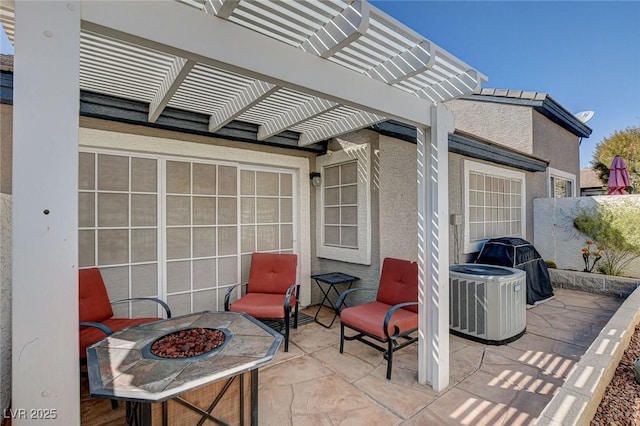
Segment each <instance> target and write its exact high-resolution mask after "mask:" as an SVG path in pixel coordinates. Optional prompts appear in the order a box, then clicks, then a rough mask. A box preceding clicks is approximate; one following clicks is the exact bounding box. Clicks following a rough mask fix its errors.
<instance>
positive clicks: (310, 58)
mask: <svg viewBox="0 0 640 426" xmlns="http://www.w3.org/2000/svg"><path fill="white" fill-rule="evenodd" d="M82 18H83V22H82V27H83V28H84V29H85V30H87V31H91V32H95V33H98V34H103V35H105V36H108V37H112V38H115V39H118V40H122V41H126V42H129V43H133V44H136V45H139V46H142V47H146V48H150V49H155V50H159V51H162V52H166V53H169V54H172V55H174V56H180V57H183V58H186V59H191V60H195V61H196V62H198V63H202V64H205V65H209V66H212V67H216V68H220V69H223V70H227V71H231V72H235V73H239V74H242V75H244V76H247V77H252V78H255V79H258V80H262V81H265V82H268V83H271V84H275V85H278V86H282V87H287V88H290V89H292V90H296V91H299V92H302V93H306V94H308V95H312V96H318V97H321V98H323V99H326V100H330V101H333V102H337V103H340V104H343V105H346V106H349V107H352V108H355V109H359V110H366V111H370V112H372V113H375V114H378V115H381V116H384V117H386V118H389V119H395V120H399V121H403V122H406V123H408V124H412V125H416V126H417V125H426V126H429V117H428V116H425V114H423V113H422V111H425V110H427V109H428V108H429V107H430V106H431V105H432V102H430V101H428V100H426V99H421V98H419V97H417V96H415V95H413V94H411V93H407V92H405V91H403V90H401V89H399V88H396V87H393V86H390V85H388V84H385V83H383V82H381V81H377V80H374V79H372V78H370V77H368V76H367V75H363V74H360V73H358V72H355V71H353V70H350V69H347V68H345V67H343V66H341V65H339V64H336V63H333V62H331V61H327V60H325V59H322V58H319V57H317V56H315V55H309V54H308V53H306V52H304V51H302V50H300V49H293V48H291V46H288V45H285V44H283V43H282V42H280V41H278V40H275V39H272V38H269V37H265V36H263V35H261V34H259V33H256V32H254V31H252V30H250V29H248V28H244V27H242V26H240V25H237V24H235V23H233V22H229V21H225V20H223V19H216V18H215V17H213V16H211V15H208V14H206V13H202V12H198V11H197V10H195V9H192V8H188V7H184V6H183V5H181V4H180V3H177V2H170V1H160V2H154V4H153V14H152V15H150V14H149V7H148V5H147V4H146V3H145V2H126V3H122V2H86V3H83V5H82ZM176 22H189V25H176ZM238 52H243V54H239V53H238ZM291 64H295V66H292V65H291ZM300 70H305V72H300Z"/></svg>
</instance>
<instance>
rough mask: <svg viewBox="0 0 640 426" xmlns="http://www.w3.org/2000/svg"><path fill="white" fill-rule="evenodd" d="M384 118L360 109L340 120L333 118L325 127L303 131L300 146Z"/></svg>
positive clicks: (369, 124) (356, 128) (357, 128)
mask: <svg viewBox="0 0 640 426" xmlns="http://www.w3.org/2000/svg"><path fill="white" fill-rule="evenodd" d="M384 120H385V117H380V116H378V115H375V114H371V113H368V112H364V111H358V112H357V113H355V114H352V115H349V116H347V117H344V118H342V119H340V120H332V121H331V122H330V123H329V124H327V125H325V126H323V127H320V128H315V129H313V130H310V131H308V132H304V133H302V134H301V135H300V139H299V140H298V146H307V145H311V144H313V143H316V142H319V141H323V140H326V139H329V138H332V137H334V136H338V135H342V134H344V133H347V132H352V131H355V130H359V129H363V128H365V127H369V126H371V125H373V124H376V123H379V122H381V121H384Z"/></svg>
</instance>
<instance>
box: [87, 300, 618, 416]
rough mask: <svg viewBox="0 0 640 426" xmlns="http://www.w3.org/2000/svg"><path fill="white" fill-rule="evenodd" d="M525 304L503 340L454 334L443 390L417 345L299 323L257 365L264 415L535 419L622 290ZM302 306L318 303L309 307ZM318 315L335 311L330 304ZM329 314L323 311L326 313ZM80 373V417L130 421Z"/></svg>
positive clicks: (614, 305)
mask: <svg viewBox="0 0 640 426" xmlns="http://www.w3.org/2000/svg"><path fill="white" fill-rule="evenodd" d="M555 292H556V298H555V299H554V300H551V301H549V302H546V303H544V304H542V305H539V306H537V307H535V308H533V309H530V310H528V311H527V332H526V333H525V335H524V336H522V337H521V338H520V339H518V340H516V341H515V342H512V343H510V344H508V345H503V346H490V345H483V344H480V343H475V342H472V341H469V340H465V339H462V338H459V337H456V336H451V340H450V351H451V355H450V366H451V367H450V369H451V384H450V386H449V387H448V388H447V389H446V390H445V391H444V392H441V393H440V394H436V393H435V392H433V391H432V390H431V388H429V387H426V386H421V385H420V384H418V382H417V345H411V346H410V347H407V348H405V349H403V350H401V351H399V352H397V354H396V355H395V356H394V360H395V362H394V368H393V376H392V380H391V381H388V380H386V378H385V372H386V361H383V359H382V355H381V353H380V352H378V351H375V350H373V349H372V348H369V347H368V346H366V345H363V344H361V343H359V342H346V343H345V353H344V354H340V353H339V351H338V347H339V340H340V337H339V336H340V326H339V324H338V322H337V321H336V323H334V325H333V327H332V328H330V329H325V328H323V327H321V326H319V325H318V324H316V323H314V322H311V323H309V324H305V325H301V326H300V327H299V328H298V329H297V330H292V334H291V345H290V348H289V352H288V353H284V352H283V347H282V345H281V347H280V349H279V351H278V354H277V356H276V358H275V360H274V361H273V362H272V363H271V364H270V365H269V366H267V367H264V368H262V369H261V370H260V391H259V404H260V405H259V407H260V412H259V419H260V423H261V424H266V425H302V424H304V425H309V424H312V425H314V424H322V425H332V424H349V425H360V424H362V425H374V424H379V425H395V424H404V425H414V424H415V425H447V424H462V425H496V424H504V425H522V424H532V423H533V422H534V421H535V419H536V418H537V417H538V415H539V414H540V412H541V411H542V410H543V408H544V407H545V405H546V404H547V403H548V402H549V401H550V400H551V398H552V396H553V394H554V392H555V391H556V390H557V388H558V387H559V386H561V385H562V383H563V382H564V380H565V378H566V377H567V375H568V374H569V371H570V370H571V368H572V367H573V365H574V364H575V363H576V362H577V361H578V360H579V359H580V356H581V355H582V354H583V353H584V352H585V351H586V350H587V348H588V347H589V345H590V344H591V342H592V341H593V340H594V339H595V337H596V336H597V335H598V333H599V331H600V330H601V329H602V327H603V326H604V325H605V324H606V323H607V321H608V320H609V318H610V317H611V316H612V315H613V313H614V312H615V311H616V310H617V308H618V307H619V305H620V304H621V303H622V301H623V299H614V298H610V297H606V296H600V295H594V294H589V293H582V292H576V291H570V290H562V289H556V290H555ZM303 312H306V313H308V314H311V315H312V314H313V313H315V308H313V307H311V308H308V309H306V310H304V311H303ZM321 315H326V316H327V317H328V319H329V320H330V317H329V315H331V313H330V311H329V310H328V309H324V310H323V312H321ZM325 319H326V318H325ZM86 393H87V390H86V380H85V381H83V395H82V423H83V424H85V425H119V424H124V404H122V403H121V404H120V407H119V409H118V410H111V407H110V403H109V401H106V400H100V399H92V398H89V397H88V396H87V395H86Z"/></svg>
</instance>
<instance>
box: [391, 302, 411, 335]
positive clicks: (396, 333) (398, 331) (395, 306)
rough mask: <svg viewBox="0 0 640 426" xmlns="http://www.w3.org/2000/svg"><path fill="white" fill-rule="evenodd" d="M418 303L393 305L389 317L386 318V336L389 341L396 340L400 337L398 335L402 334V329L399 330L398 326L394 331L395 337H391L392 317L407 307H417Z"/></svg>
mask: <svg viewBox="0 0 640 426" xmlns="http://www.w3.org/2000/svg"><path fill="white" fill-rule="evenodd" d="M417 304H418V302H405V303H398V304H397V305H393V306H392V307H391V309H389V310H388V311H387V315H385V316H384V325H383V326H384V334H385V336H387V339H395V338H397V337H398V335H399V334H400V329H399V328H398V326H397V325H396V326H394V330H393V336H389V322H390V321H391V317H392V316H393V313H394V312H395V311H397V310H398V309H402V308H404V307H406V306H412V305H417Z"/></svg>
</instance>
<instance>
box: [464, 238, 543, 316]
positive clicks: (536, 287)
mask: <svg viewBox="0 0 640 426" xmlns="http://www.w3.org/2000/svg"><path fill="white" fill-rule="evenodd" d="M475 263H483V264H488V265H499V266H508V267H510V268H518V269H521V270H523V271H525V272H526V274H527V305H535V304H536V303H538V302H540V301H542V300H545V299H548V298H550V297H552V296H553V288H552V287H551V279H550V278H549V270H548V269H547V264H546V263H544V260H543V259H542V256H540V253H538V251H537V250H536V249H535V247H533V244H531V243H529V242H528V241H526V240H523V239H522V238H514V237H502V238H493V239H490V240H489V241H487V242H486V243H484V246H483V247H482V250H480V254H478V258H477V259H476V260H475Z"/></svg>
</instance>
